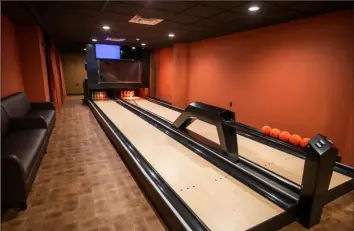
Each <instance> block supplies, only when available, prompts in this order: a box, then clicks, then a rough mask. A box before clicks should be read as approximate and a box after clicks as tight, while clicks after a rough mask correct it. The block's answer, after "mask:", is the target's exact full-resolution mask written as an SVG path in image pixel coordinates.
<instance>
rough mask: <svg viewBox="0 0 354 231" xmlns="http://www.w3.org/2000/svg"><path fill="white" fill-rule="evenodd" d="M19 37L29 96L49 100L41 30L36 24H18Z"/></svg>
mask: <svg viewBox="0 0 354 231" xmlns="http://www.w3.org/2000/svg"><path fill="white" fill-rule="evenodd" d="M17 39H18V44H19V47H20V50H21V64H22V72H23V81H24V86H25V91H26V94H27V96H28V98H29V99H30V100H31V101H33V102H43V101H49V88H48V75H47V67H46V61H45V52H44V45H43V35H42V32H41V30H40V29H39V28H38V27H36V26H18V27H17ZM43 55H44V57H43Z"/></svg>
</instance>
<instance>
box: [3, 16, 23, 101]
mask: <svg viewBox="0 0 354 231" xmlns="http://www.w3.org/2000/svg"><path fill="white" fill-rule="evenodd" d="M20 60H21V59H20V52H19V47H18V44H17V40H16V29H15V26H14V25H13V24H12V22H11V21H10V20H9V19H8V18H7V17H5V16H3V15H1V98H3V97H6V96H8V95H11V94H14V93H16V92H19V91H23V90H24V85H23V80H22V70H21V65H20V62H21V61H20Z"/></svg>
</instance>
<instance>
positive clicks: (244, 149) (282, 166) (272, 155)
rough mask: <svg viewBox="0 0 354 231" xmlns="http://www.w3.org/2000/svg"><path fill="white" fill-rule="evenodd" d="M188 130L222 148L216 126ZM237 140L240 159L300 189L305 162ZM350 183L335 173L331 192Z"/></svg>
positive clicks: (161, 110) (159, 109) (160, 111)
mask: <svg viewBox="0 0 354 231" xmlns="http://www.w3.org/2000/svg"><path fill="white" fill-rule="evenodd" d="M128 101H129V100H128ZM134 102H135V103H136V104H137V105H138V106H139V107H141V108H143V109H145V110H147V111H150V112H152V113H154V114H157V115H159V116H161V117H163V118H165V119H167V120H169V121H171V122H173V121H175V120H176V119H177V117H178V116H179V115H180V114H181V113H179V112H177V111H175V110H172V109H169V108H167V107H164V106H161V105H159V104H156V103H153V102H151V101H149V100H145V99H142V98H137V99H135V100H134ZM188 129H189V130H191V131H193V132H195V133H198V134H199V135H201V136H204V137H205V138H207V139H209V140H212V141H213V142H215V143H218V144H219V137H218V133H217V131H216V127H215V126H214V125H211V124H208V123H205V122H203V121H200V120H196V121H195V122H193V123H192V124H191V125H190V126H189V127H188ZM237 140H238V148H239V155H240V156H242V157H244V158H246V159H248V160H250V161H252V162H254V163H257V164H259V165H261V166H263V167H264V168H267V169H269V170H270V171H273V172H275V173H277V174H279V175H281V176H283V177H285V178H286V179H288V180H291V181H293V182H295V183H297V184H299V185H301V181H302V174H303V169H304V164H305V161H304V160H303V159H301V158H298V157H295V156H292V155H290V154H288V153H286V152H283V151H280V150H278V149H275V148H272V147H270V146H268V145H265V144H262V143H260V142H257V141H254V140H252V139H249V138H247V137H244V136H241V135H237ZM349 180H351V178H349V177H347V176H345V175H343V174H340V173H337V172H333V174H332V179H331V182H330V185H329V189H332V188H334V187H336V186H338V185H341V184H343V183H345V182H347V181H349Z"/></svg>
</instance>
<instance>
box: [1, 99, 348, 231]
mask: <svg viewBox="0 0 354 231" xmlns="http://www.w3.org/2000/svg"><path fill="white" fill-rule="evenodd" d="M81 98H82V97H77V96H76V97H68V99H67V100H66V102H65V104H64V107H63V108H62V110H61V112H60V115H59V117H58V120H57V123H56V127H55V129H54V132H53V134H52V137H51V140H50V143H49V147H48V153H47V154H46V155H45V156H44V158H43V161H42V163H41V166H40V169H39V172H38V174H37V177H36V180H35V183H34V185H33V187H32V191H31V193H30V195H29V198H28V209H27V210H25V211H22V212H20V213H19V214H17V216H16V217H15V218H13V219H10V220H8V221H3V223H2V225H1V226H2V229H1V230H3V231H11V230H16V231H17V230H21V231H29V230H33V231H46V230H48V231H49V230H50V231H56V230H63V231H64V230H65V231H74V230H80V231H96V230H101V231H140V230H145V231H159V230H165V227H164V226H163V224H162V222H161V221H160V220H159V218H158V217H157V215H156V214H155V212H154V210H153V208H152V207H151V206H150V204H149V203H148V201H147V199H146V198H145V197H144V195H143V193H142V192H141V190H140V189H139V187H138V186H137V184H136V182H135V181H134V179H133V178H132V176H131V175H130V173H129V171H128V170H127V168H126V167H125V165H124V163H123V162H122V160H121V159H120V157H119V155H118V154H117V152H116V151H115V149H114V148H113V146H112V145H111V143H110V142H109V140H108V138H107V137H106V135H105V134H104V132H103V130H102V129H101V127H100V126H99V124H98V122H97V121H96V119H95V118H94V116H93V115H92V113H91V112H90V110H89V109H88V107H86V106H83V105H82V104H81ZM353 200H354V193H353V192H351V193H349V194H347V195H346V196H344V197H342V198H340V199H339V200H337V201H335V202H333V203H331V204H330V205H329V206H327V207H326V208H325V211H324V215H323V218H322V221H321V224H320V225H318V226H316V228H315V229H316V230H334V229H337V230H353V222H354V220H353V204H354V203H353ZM5 217H6V216H5ZM284 230H303V228H302V227H301V226H300V225H299V224H297V223H293V224H292V225H290V226H288V227H286V228H285V229H284Z"/></svg>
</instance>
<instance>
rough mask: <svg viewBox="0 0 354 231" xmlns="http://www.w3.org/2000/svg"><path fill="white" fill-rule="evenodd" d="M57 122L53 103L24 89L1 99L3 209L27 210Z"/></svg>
mask: <svg viewBox="0 0 354 231" xmlns="http://www.w3.org/2000/svg"><path fill="white" fill-rule="evenodd" d="M54 124H55V108H54V105H53V104H52V103H49V102H45V103H31V102H29V100H28V98H27V96H26V94H25V93H23V92H20V93H16V94H14V95H11V96H9V97H7V98H4V99H2V100H1V209H2V210H5V209H7V208H21V209H26V208H27V203H26V199H27V196H28V194H29V192H30V190H31V186H32V184H33V181H34V179H35V177H36V174H37V171H38V168H39V165H40V163H41V160H42V158H43V155H44V154H45V153H46V150H47V146H48V142H49V137H50V135H51V133H52V131H53V128H54Z"/></svg>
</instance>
